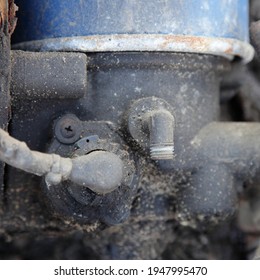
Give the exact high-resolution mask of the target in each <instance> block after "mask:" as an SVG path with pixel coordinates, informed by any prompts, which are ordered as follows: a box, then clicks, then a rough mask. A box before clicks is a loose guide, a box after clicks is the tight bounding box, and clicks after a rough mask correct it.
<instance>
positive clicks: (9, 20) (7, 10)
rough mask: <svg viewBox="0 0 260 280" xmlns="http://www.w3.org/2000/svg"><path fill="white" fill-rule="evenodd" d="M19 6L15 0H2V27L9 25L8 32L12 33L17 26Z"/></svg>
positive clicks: (0, 15) (0, 7)
mask: <svg viewBox="0 0 260 280" xmlns="http://www.w3.org/2000/svg"><path fill="white" fill-rule="evenodd" d="M17 11H18V7H17V6H16V5H15V3H14V1H13V0H0V29H3V28H4V27H5V26H8V29H7V30H8V33H9V34H10V35H11V34H12V33H13V32H14V30H15V27H16V22H17V18H16V16H15V15H16V12H17Z"/></svg>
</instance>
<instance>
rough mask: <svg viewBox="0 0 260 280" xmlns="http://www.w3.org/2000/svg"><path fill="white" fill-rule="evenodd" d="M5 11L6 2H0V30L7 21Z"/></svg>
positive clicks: (2, 0) (5, 0)
mask: <svg viewBox="0 0 260 280" xmlns="http://www.w3.org/2000/svg"><path fill="white" fill-rule="evenodd" d="M7 9H8V8H7V0H0V29H2V27H3V25H4V22H5V21H6V19H7Z"/></svg>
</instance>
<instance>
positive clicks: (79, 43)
mask: <svg viewBox="0 0 260 280" xmlns="http://www.w3.org/2000/svg"><path fill="white" fill-rule="evenodd" d="M16 2H17V4H18V6H19V10H20V13H19V25H18V27H17V32H16V34H15V37H14V42H16V43H19V42H28V41H34V42H30V43H26V44H25V45H20V46H18V47H20V48H27V49H31V50H74V51H84V52H90V51H91V52H98V51H145V50H146V51H156V50H157V51H173V52H192V53H206V54H215V55H221V56H226V57H228V58H231V59H232V58H233V57H234V56H239V57H241V58H243V59H244V60H245V61H249V60H251V59H252V56H253V49H252V47H251V46H250V45H249V44H248V43H247V42H248V37H249V36H248V1H247V0H235V1H227V0H219V1H215V0H205V1H199V0H186V1H179V0H165V1H157V0H151V1H139V0H99V1H92V0H83V1H77V0H71V1H63V0H56V1H52V0H46V1H41V0H27V1H23V0H17V1H16ZM35 40H36V42H35Z"/></svg>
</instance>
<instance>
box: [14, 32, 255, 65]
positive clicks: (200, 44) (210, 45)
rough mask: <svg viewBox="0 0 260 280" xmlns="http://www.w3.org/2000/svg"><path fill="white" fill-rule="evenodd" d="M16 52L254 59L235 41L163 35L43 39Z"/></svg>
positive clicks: (249, 49)
mask: <svg viewBox="0 0 260 280" xmlns="http://www.w3.org/2000/svg"><path fill="white" fill-rule="evenodd" d="M15 47H16V48H17V49H26V50H37V51H82V52H112V51H113V52H122V51H160V52H187V53H201V54H212V55H218V56H223V57H226V58H228V59H230V60H232V59H233V58H234V57H235V56H238V57H240V58H242V60H243V61H244V62H245V63H247V62H249V61H251V60H252V58H253V56H254V49H253V47H252V46H251V45H250V44H248V43H246V42H242V41H239V40H237V39H228V38H210V37H197V36H196V37H194V36H180V35H163V34H142V35H140V34H136V35H127V34H121V35H120V34H117V35H96V36H86V37H70V38H69V37H67V38H57V39H45V40H39V41H32V42H27V43H21V44H17V45H16V46H15Z"/></svg>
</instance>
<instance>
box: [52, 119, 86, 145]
mask: <svg viewBox="0 0 260 280" xmlns="http://www.w3.org/2000/svg"><path fill="white" fill-rule="evenodd" d="M80 134H81V122H80V120H79V119H78V118H77V117H76V116H75V115H73V114H67V115H65V116H63V117H62V118H60V119H59V120H58V121H57V123H56V125H55V136H56V138H57V139H58V140H59V141H60V142H61V143H63V144H72V143H75V142H76V141H77V140H78V139H79V138H80Z"/></svg>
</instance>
